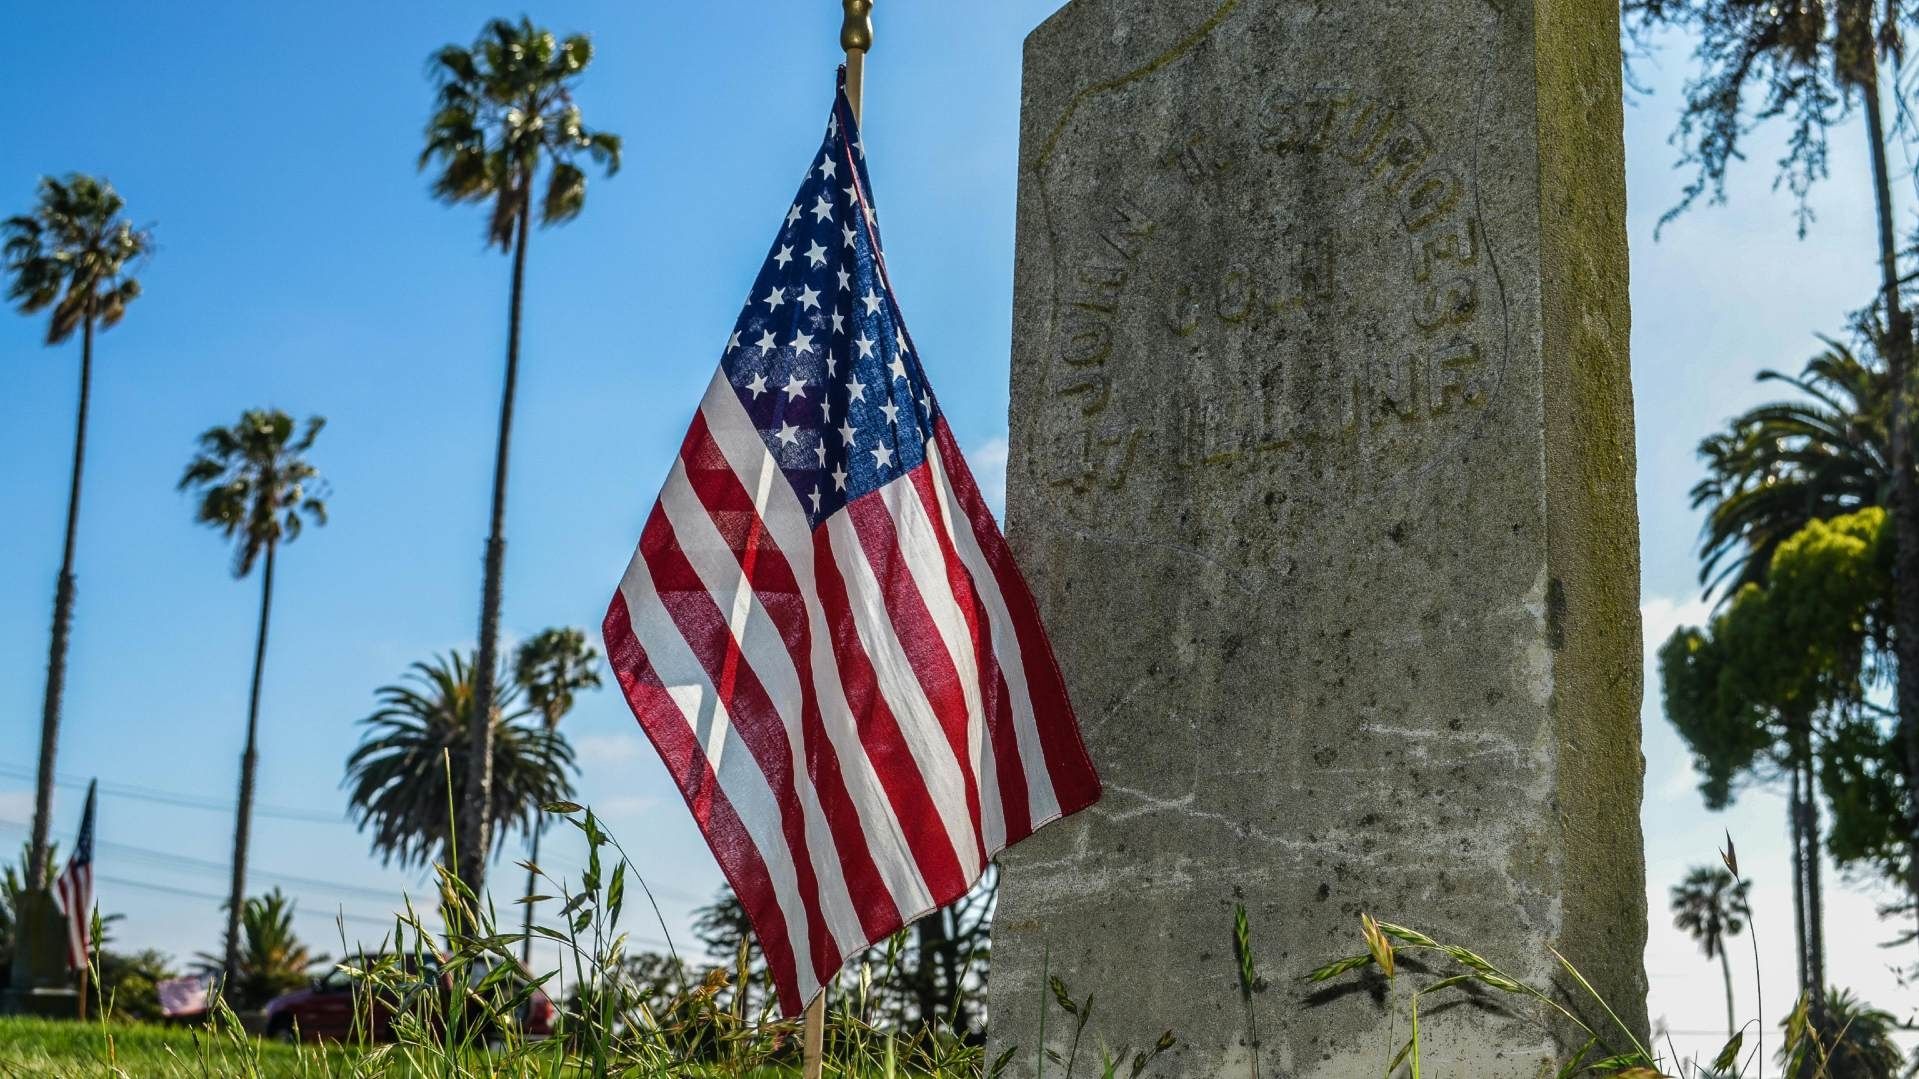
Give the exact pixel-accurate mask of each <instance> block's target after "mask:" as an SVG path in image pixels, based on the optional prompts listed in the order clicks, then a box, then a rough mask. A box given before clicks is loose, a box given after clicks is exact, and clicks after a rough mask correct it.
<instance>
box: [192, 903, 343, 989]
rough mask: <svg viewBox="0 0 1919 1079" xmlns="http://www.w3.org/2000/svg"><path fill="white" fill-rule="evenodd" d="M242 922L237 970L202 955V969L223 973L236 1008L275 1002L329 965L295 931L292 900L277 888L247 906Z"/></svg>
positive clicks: (230, 963) (220, 959)
mask: <svg viewBox="0 0 1919 1079" xmlns="http://www.w3.org/2000/svg"><path fill="white" fill-rule="evenodd" d="M245 907H246V909H245V912H244V913H243V914H242V916H241V919H240V925H241V940H242V942H243V946H242V947H241V949H240V962H239V966H238V967H237V968H236V967H234V966H233V960H232V958H231V957H229V956H225V955H210V954H208V953H206V952H201V953H200V955H199V965H200V966H201V968H203V969H205V970H208V971H217V972H222V974H223V977H224V979H225V980H224V981H223V982H222V992H223V993H224V994H225V995H226V999H227V1003H228V1004H231V1005H233V1006H234V1007H236V1008H257V1007H259V1006H261V1005H263V1004H265V1003H266V1002H267V1001H269V1000H272V999H273V998H274V997H277V996H279V995H280V994H282V993H285V992H287V991H288V990H290V989H296V988H298V987H299V986H301V985H303V984H305V982H306V980H307V971H308V970H311V969H312V968H313V967H315V966H317V965H319V964H321V963H324V962H326V961H327V957H326V956H324V955H317V954H315V953H314V952H313V951H312V949H310V948H308V947H307V946H306V944H305V943H303V942H302V941H301V940H300V938H299V936H298V934H296V933H294V931H293V908H294V903H293V900H292V899H290V898H288V897H287V895H286V894H285V893H283V892H281V891H280V889H279V888H277V887H276V888H274V889H273V890H272V891H270V892H268V893H267V894H265V895H256V896H254V897H253V898H251V899H249V900H247V901H246V905H245Z"/></svg>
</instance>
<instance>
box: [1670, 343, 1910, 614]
mask: <svg viewBox="0 0 1919 1079" xmlns="http://www.w3.org/2000/svg"><path fill="white" fill-rule="evenodd" d="M1825 343H1826V348H1825V350H1824V351H1822V352H1820V353H1819V354H1818V355H1816V356H1814V357H1812V359H1810V360H1808V361H1806V366H1805V369H1804V370H1803V371H1801V372H1800V373H1799V374H1798V375H1796V376H1795V375H1786V374H1782V373H1780V372H1778V371H1770V370H1768V371H1761V372H1760V373H1759V381H1761V382H1779V383H1784V384H1785V385H1787V386H1790V387H1792V388H1793V389H1795V390H1797V391H1798V393H1797V394H1796V395H1794V396H1793V397H1791V398H1788V399H1786V400H1781V401H1774V402H1769V403H1767V404H1763V405H1760V406H1758V407H1756V408H1752V409H1749V410H1747V411H1746V412H1744V413H1742V414H1740V415H1739V416H1736V417H1734V418H1733V419H1732V421H1731V422H1729V423H1728V424H1727V425H1726V429H1725V430H1724V431H1722V432H1720V433H1717V434H1714V435H1710V436H1708V437H1707V438H1705V439H1704V440H1703V441H1701V442H1700V444H1699V456H1700V457H1701V458H1702V459H1703V460H1704V462H1705V465H1706V478H1704V479H1702V480H1700V481H1699V482H1698V483H1697V484H1695V485H1694V486H1693V489H1692V506H1693V508H1694V509H1704V510H1705V511H1706V525H1705V528H1704V529H1703V531H1702V533H1701V537H1700V544H1699V557H1700V571H1699V579H1700V582H1701V583H1702V584H1704V585H1706V586H1707V588H1708V589H1709V590H1711V589H1723V590H1724V594H1726V595H1731V594H1732V593H1734V592H1737V591H1738V589H1739V588H1740V586H1742V585H1746V584H1761V583H1764V581H1765V575H1766V569H1767V567H1768V566H1770V565H1771V564H1772V556H1773V552H1775V551H1777V550H1778V549H1779V545H1780V544H1781V543H1783V542H1785V541H1786V540H1787V539H1788V538H1790V537H1791V536H1793V535H1794V534H1796V533H1797V532H1799V530H1800V529H1803V528H1804V527H1806V525H1808V524H1810V523H1811V522H1813V521H1815V520H1828V519H1831V518H1833V517H1838V516H1840V515H1841V514H1846V513H1851V512H1853V511H1855V510H1858V509H1862V508H1864V507H1866V506H1881V507H1884V506H1886V505H1887V504H1888V503H1889V502H1890V500H1891V494H1892V465H1891V460H1892V451H1891V444H1890V441H1891V440H1890V432H1889V430H1888V428H1887V423H1886V416H1887V405H1888V398H1889V397H1890V394H1889V392H1888V391H1889V389H1890V384H1889V382H1888V379H1887V377H1886V371H1885V367H1884V366H1883V365H1882V364H1880V363H1879V362H1877V358H1876V356H1872V355H1871V354H1870V353H1869V354H1868V356H1867V357H1864V358H1862V357H1861V356H1860V355H1859V354H1858V353H1857V352H1855V351H1854V350H1853V349H1851V348H1848V347H1847V346H1845V345H1842V344H1840V343H1838V342H1836V341H1833V340H1830V339H1826V342H1825Z"/></svg>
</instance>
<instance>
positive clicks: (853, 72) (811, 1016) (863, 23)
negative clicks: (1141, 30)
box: [800, 0, 873, 1079]
mask: <svg viewBox="0 0 1919 1079" xmlns="http://www.w3.org/2000/svg"><path fill="white" fill-rule="evenodd" d="M840 7H841V9H842V10H843V11H844V13H845V16H844V18H843V19H841V21H840V48H842V49H844V50H846V101H847V104H849V105H851V106H853V122H854V123H856V124H857V123H859V122H860V105H861V104H862V102H863V100H864V98H865V96H866V94H865V91H866V54H867V53H868V52H871V51H872V49H873V0H840ZM801 1048H802V1055H801V1058H800V1059H801V1065H800V1072H801V1075H802V1079H820V1073H821V1071H822V1070H823V1066H824V1064H825V1056H826V986H821V987H820V991H819V993H818V995H816V996H814V998H813V1002H812V1003H811V1004H808V1005H807V1006H806V1031H805V1035H804V1039H803V1041H802V1043H801Z"/></svg>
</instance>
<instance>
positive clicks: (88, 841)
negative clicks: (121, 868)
mask: <svg viewBox="0 0 1919 1079" xmlns="http://www.w3.org/2000/svg"><path fill="white" fill-rule="evenodd" d="M93 802H94V784H92V783H89V784H87V808H86V812H85V813H83V814H82V815H81V817H80V839H79V841H78V842H76V843H74V845H73V857H71V858H68V859H67V868H66V869H65V870H64V871H62V872H61V874H60V879H59V880H56V881H54V882H53V895H54V898H55V899H57V900H59V902H60V910H61V911H62V912H63V913H64V914H65V915H66V917H67V969H68V970H81V969H84V968H85V967H86V965H87V956H88V955H89V954H90V953H91V952H92V951H93Z"/></svg>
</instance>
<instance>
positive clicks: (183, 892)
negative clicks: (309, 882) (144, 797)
mask: <svg viewBox="0 0 1919 1079" xmlns="http://www.w3.org/2000/svg"><path fill="white" fill-rule="evenodd" d="M93 879H95V880H98V881H104V882H106V883H108V884H117V885H119V886H121V887H123V888H143V889H145V890H147V891H149V892H162V893H164V894H166V895H177V896H183V897H185V898H187V899H205V900H209V901H211V902H214V903H225V902H226V901H227V897H226V896H223V895H214V894H213V893H212V892H200V891H195V890H193V889H192V888H177V887H175V886H173V885H171V884H156V883H154V882H153V881H150V880H134V879H133V878H131V877H116V876H109V875H107V874H105V873H96V874H94V878H93ZM330 916H337V917H340V918H344V919H345V920H347V921H349V922H364V923H366V924H369V925H384V926H391V925H392V924H393V918H392V916H390V915H389V916H387V917H384V918H382V917H379V916H377V915H372V914H348V913H347V912H345V911H333V912H331V914H330Z"/></svg>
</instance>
